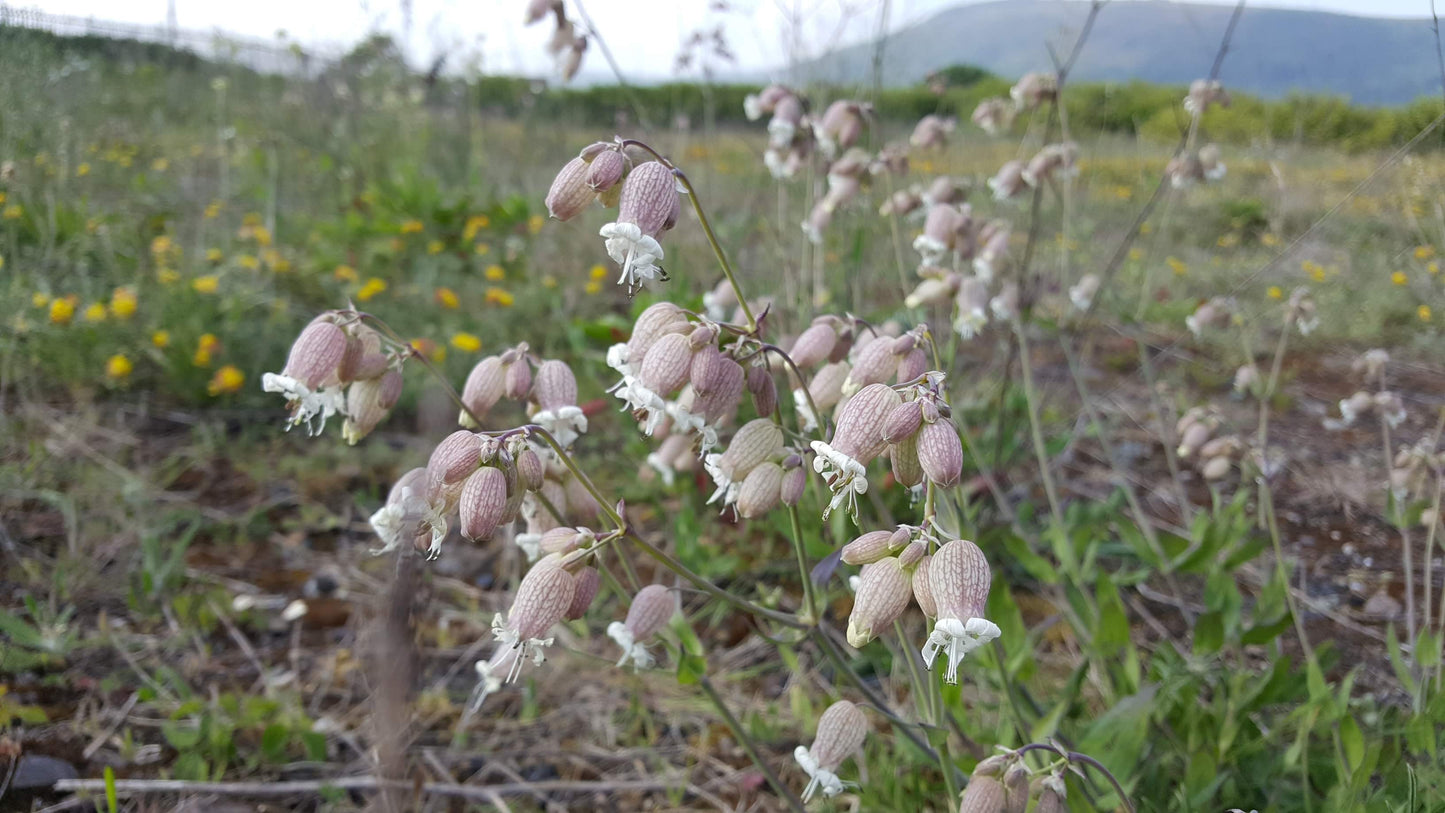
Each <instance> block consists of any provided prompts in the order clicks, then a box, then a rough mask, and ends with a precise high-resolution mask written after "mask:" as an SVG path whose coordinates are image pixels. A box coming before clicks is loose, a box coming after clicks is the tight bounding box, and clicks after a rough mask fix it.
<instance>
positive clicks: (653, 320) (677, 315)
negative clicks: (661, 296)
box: [627, 302, 688, 369]
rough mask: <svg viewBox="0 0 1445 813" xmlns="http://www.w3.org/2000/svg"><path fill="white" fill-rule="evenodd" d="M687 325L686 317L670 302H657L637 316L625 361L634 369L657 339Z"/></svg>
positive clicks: (628, 341) (628, 342)
mask: <svg viewBox="0 0 1445 813" xmlns="http://www.w3.org/2000/svg"><path fill="white" fill-rule="evenodd" d="M687 324H688V322H687V317H686V316H684V315H683V313H682V311H681V310H680V309H679V308H678V307H677V306H676V305H674V304H672V303H671V302H658V303H657V304H655V305H652V306H650V307H648V308H647V310H644V311H643V312H642V313H641V314H639V315H638V317H637V321H636V322H635V323H633V325H632V337H631V338H630V339H628V340H627V359H628V361H629V362H630V363H631V364H632V365H633V368H634V369H636V368H637V367H638V366H639V365H640V364H641V363H642V359H643V357H644V356H646V355H647V351H648V350H650V349H652V345H653V343H654V342H656V341H657V340H658V339H660V338H662V337H663V336H664V335H666V334H668V333H672V332H675V331H676V330H678V329H680V328H684V327H686V326H687Z"/></svg>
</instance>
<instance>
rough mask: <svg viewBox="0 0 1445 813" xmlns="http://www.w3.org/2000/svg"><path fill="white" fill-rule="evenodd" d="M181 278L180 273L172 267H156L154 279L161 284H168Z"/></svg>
mask: <svg viewBox="0 0 1445 813" xmlns="http://www.w3.org/2000/svg"><path fill="white" fill-rule="evenodd" d="M180 278H181V273H180V272H179V271H177V270H175V269H174V268H157V269H156V281H158V282H159V283H160V284H162V285H170V284H171V283H172V282H175V281H176V280H178V279H180Z"/></svg>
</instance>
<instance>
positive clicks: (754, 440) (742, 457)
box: [717, 418, 783, 480]
mask: <svg viewBox="0 0 1445 813" xmlns="http://www.w3.org/2000/svg"><path fill="white" fill-rule="evenodd" d="M782 454H783V430H782V428H781V427H779V426H778V425H777V424H775V423H773V422H772V421H771V420H769V419H767V418H757V419H754V420H751V421H748V422H747V423H745V424H743V426H742V428H741V429H739V430H738V431H737V434H735V435H733V439H732V442H731V443H729V444H728V448H727V450H726V451H724V452H723V453H722V454H721V455H720V456H719V457H718V460H717V466H718V468H720V469H721V470H722V471H723V473H724V474H726V475H728V477H730V478H732V479H733V480H737V479H738V478H743V477H746V476H747V475H748V473H749V472H751V471H752V470H753V468H754V467H756V466H758V465H760V464H762V463H763V462H764V461H768V460H774V459H777V458H779V457H781V456H782Z"/></svg>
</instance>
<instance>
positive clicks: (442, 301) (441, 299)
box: [436, 287, 462, 311]
mask: <svg viewBox="0 0 1445 813" xmlns="http://www.w3.org/2000/svg"><path fill="white" fill-rule="evenodd" d="M436 300H437V304H438V305H441V306H442V307H443V308H446V309H447V310H449V311H454V310H456V309H457V308H459V307H461V304H462V301H461V299H460V298H459V297H458V296H457V292H456V291H453V290H452V289H450V288H445V287H443V288H438V289H437V290H436Z"/></svg>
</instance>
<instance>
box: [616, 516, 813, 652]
mask: <svg viewBox="0 0 1445 813" xmlns="http://www.w3.org/2000/svg"><path fill="white" fill-rule="evenodd" d="M627 538H628V539H629V540H631V541H632V543H633V544H634V545H636V546H638V547H639V548H642V552H643V553H645V554H647V555H648V556H650V557H652V558H653V559H654V560H655V561H656V562H657V563H658V564H660V565H662V566H663V567H665V568H667V569H668V570H671V571H672V572H673V573H676V574H677V575H679V576H681V577H683V578H684V579H687V580H688V581H690V582H692V584H693V586H694V587H696V588H698V589H699V590H701V591H703V592H704V593H707V594H708V595H710V596H712V597H713V598H717V599H721V600H723V601H725V602H727V603H728V604H731V605H733V606H734V607H737V608H738V609H740V610H743V611H744V612H747V613H750V614H752V615H755V616H758V617H759V618H766V619H768V620H769V621H772V622H774V623H777V624H782V625H783V626H785V627H792V628H793V629H801V630H805V629H810V628H812V627H813V626H814V624H812V623H807V622H804V621H802V620H800V619H799V618H798V617H797V616H795V615H789V614H787V613H780V612H778V611H776V610H769V609H768V608H767V607H763V606H762V605H759V604H754V603H753V602H751V601H748V600H747V599H745V598H742V597H740V596H735V595H733V594H732V593H729V592H728V591H726V590H724V589H722V588H721V587H718V586H717V585H715V584H713V583H712V582H710V581H708V580H707V579H704V578H703V577H702V576H699V575H698V574H696V573H694V572H692V571H691V570H689V569H688V568H687V566H686V565H684V564H683V563H681V562H679V561H677V560H676V559H674V558H672V557H671V556H669V555H668V554H667V553H666V552H664V551H662V550H660V549H658V548H657V547H655V546H653V545H652V544H650V543H648V542H647V541H646V540H645V539H643V538H642V537H640V536H638V535H636V534H634V533H632V532H631V531H628V532H627Z"/></svg>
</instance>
